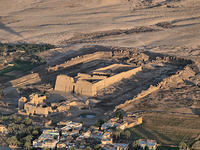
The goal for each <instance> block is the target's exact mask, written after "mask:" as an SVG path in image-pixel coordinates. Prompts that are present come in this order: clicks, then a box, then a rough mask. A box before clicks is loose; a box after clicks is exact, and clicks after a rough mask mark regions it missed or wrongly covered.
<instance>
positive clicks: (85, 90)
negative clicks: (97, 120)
mask: <svg viewBox="0 0 200 150" xmlns="http://www.w3.org/2000/svg"><path fill="white" fill-rule="evenodd" d="M141 70H142V67H136V68H134V67H132V66H131V65H124V64H112V65H109V66H106V67H103V68H99V69H96V70H94V71H92V72H90V73H89V74H84V73H78V75H77V76H76V77H70V76H67V75H59V76H57V80H56V85H55V90H56V91H62V92H73V93H76V94H80V95H86V96H95V95H96V94H97V92H98V91H100V90H101V89H104V88H106V87H108V86H110V85H113V84H115V83H117V82H120V81H121V80H122V79H126V78H130V77H131V76H133V75H135V74H136V73H137V72H139V71H141Z"/></svg>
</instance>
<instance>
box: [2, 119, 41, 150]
mask: <svg viewBox="0 0 200 150" xmlns="http://www.w3.org/2000/svg"><path fill="white" fill-rule="evenodd" d="M0 124H4V125H6V126H7V129H8V135H7V140H6V142H7V143H8V144H9V146H11V147H24V148H25V149H31V148H32V141H33V140H35V139H36V138H38V137H39V135H40V134H41V130H40V128H39V127H38V126H35V125H33V120H32V119H30V118H28V117H25V118H24V117H20V116H17V115H11V116H1V117H0Z"/></svg>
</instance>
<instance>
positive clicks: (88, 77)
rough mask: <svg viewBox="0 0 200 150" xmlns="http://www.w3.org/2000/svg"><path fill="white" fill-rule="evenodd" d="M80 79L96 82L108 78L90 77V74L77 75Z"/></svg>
mask: <svg viewBox="0 0 200 150" xmlns="http://www.w3.org/2000/svg"><path fill="white" fill-rule="evenodd" d="M77 77H78V78H81V79H86V80H89V79H90V80H95V79H106V78H107V77H106V76H99V75H92V76H91V75H90V74H85V73H78V75H77Z"/></svg>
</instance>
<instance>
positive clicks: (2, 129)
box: [0, 124, 8, 134]
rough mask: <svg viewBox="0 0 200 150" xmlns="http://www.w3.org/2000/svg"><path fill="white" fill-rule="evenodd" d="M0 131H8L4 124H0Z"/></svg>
mask: <svg viewBox="0 0 200 150" xmlns="http://www.w3.org/2000/svg"><path fill="white" fill-rule="evenodd" d="M0 133H4V134H7V133H8V129H7V128H6V126H5V125H2V124H1V125H0Z"/></svg>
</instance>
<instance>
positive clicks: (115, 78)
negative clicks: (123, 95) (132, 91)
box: [94, 67, 142, 92]
mask: <svg viewBox="0 0 200 150" xmlns="http://www.w3.org/2000/svg"><path fill="white" fill-rule="evenodd" d="M139 71H142V67H138V68H134V69H132V70H129V71H126V72H122V73H119V74H117V75H114V76H111V77H109V78H107V79H104V80H101V81H99V82H97V83H95V84H94V90H95V91H96V92H97V91H99V90H101V89H103V88H106V87H108V86H110V85H112V84H115V83H117V82H120V81H121V80H122V79H127V78H130V77H131V76H133V75H135V74H136V73H137V72H139Z"/></svg>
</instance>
